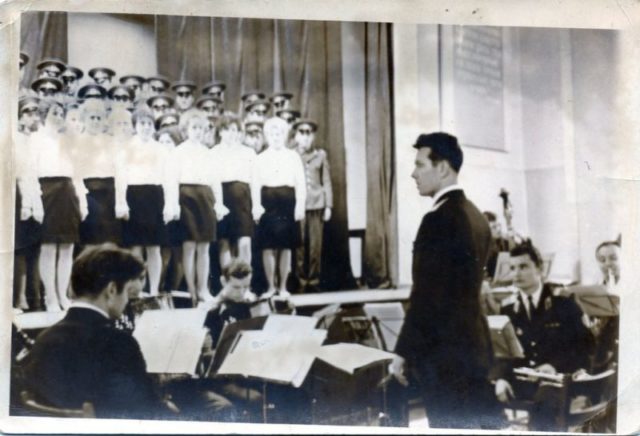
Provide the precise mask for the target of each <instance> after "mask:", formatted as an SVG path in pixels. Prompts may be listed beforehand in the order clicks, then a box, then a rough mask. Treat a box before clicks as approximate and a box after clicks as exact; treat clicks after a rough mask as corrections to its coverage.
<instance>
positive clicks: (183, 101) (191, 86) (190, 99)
mask: <svg viewBox="0 0 640 436" xmlns="http://www.w3.org/2000/svg"><path fill="white" fill-rule="evenodd" d="M196 88H197V86H196V84H195V82H192V81H191V80H179V81H177V82H174V83H173V85H171V90H172V91H173V92H175V94H176V109H177V110H178V112H180V113H183V112H185V111H187V110H189V109H191V108H192V107H193V103H194V101H195V97H194V95H193V93H194V92H195V90H196Z"/></svg>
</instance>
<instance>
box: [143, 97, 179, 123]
mask: <svg viewBox="0 0 640 436" xmlns="http://www.w3.org/2000/svg"><path fill="white" fill-rule="evenodd" d="M147 106H149V108H151V111H152V112H153V119H154V120H157V119H158V118H160V117H161V116H162V115H164V114H165V113H167V112H168V111H169V109H170V108H171V107H173V98H171V96H169V95H166V94H159V95H154V96H152V97H149V98H148V99H147Z"/></svg>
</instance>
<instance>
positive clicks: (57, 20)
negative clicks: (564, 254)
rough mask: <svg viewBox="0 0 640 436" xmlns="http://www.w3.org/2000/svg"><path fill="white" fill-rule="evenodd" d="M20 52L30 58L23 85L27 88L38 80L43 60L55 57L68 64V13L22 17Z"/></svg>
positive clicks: (25, 14)
mask: <svg viewBox="0 0 640 436" xmlns="http://www.w3.org/2000/svg"><path fill="white" fill-rule="evenodd" d="M20 51H23V52H25V53H26V54H27V55H29V58H30V61H29V63H28V64H27V66H26V67H25V68H26V70H25V73H24V78H23V81H22V84H21V85H23V86H26V87H29V85H30V84H31V82H32V81H33V80H34V79H35V78H36V74H37V69H36V65H37V64H38V62H40V60H41V59H44V58H48V57H55V58H59V59H61V60H62V61H63V62H67V57H68V33H67V13H66V12H24V13H23V14H22V15H21V17H20ZM17 62H18V61H17V59H16V63H17Z"/></svg>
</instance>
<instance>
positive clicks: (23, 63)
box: [18, 52, 29, 82]
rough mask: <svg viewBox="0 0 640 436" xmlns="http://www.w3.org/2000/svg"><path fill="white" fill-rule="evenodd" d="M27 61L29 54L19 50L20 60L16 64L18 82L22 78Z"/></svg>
mask: <svg viewBox="0 0 640 436" xmlns="http://www.w3.org/2000/svg"><path fill="white" fill-rule="evenodd" d="M28 63H29V55H28V54H26V53H23V52H20V61H19V63H18V66H19V67H20V82H22V79H23V78H24V67H25V66H26V65H27V64H28Z"/></svg>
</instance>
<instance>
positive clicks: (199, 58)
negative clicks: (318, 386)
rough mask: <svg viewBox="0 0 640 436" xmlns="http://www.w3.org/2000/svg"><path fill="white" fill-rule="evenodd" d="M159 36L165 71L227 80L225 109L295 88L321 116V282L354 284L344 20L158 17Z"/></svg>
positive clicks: (299, 101) (298, 101) (297, 97)
mask: <svg viewBox="0 0 640 436" xmlns="http://www.w3.org/2000/svg"><path fill="white" fill-rule="evenodd" d="M156 38H157V46H158V51H157V59H158V72H159V73H160V74H164V75H166V76H168V77H169V78H170V79H172V80H174V79H190V80H195V81H196V82H198V83H200V84H204V83H206V82H208V81H210V80H212V79H216V80H222V81H223V82H225V83H226V84H227V90H226V92H225V101H226V107H227V108H228V109H230V110H234V111H237V110H238V109H239V101H240V95H242V93H244V92H246V91H250V90H254V89H260V90H262V91H263V92H265V93H266V94H271V93H272V92H274V91H281V90H287V91H290V92H292V93H293V94H294V100H293V102H292V106H293V107H294V108H297V109H299V110H300V111H301V112H302V114H303V116H304V117H310V118H312V119H314V120H316V121H317V122H318V124H319V126H320V128H319V131H318V133H317V134H316V143H317V145H318V146H320V147H322V148H324V149H325V150H326V151H327V154H328V157H329V160H330V162H331V169H332V174H331V178H332V182H333V190H334V209H333V217H332V219H331V221H330V222H329V223H327V224H326V226H325V255H324V256H323V271H322V284H323V287H325V288H326V289H328V290H336V289H348V288H352V287H353V286H354V285H355V282H354V279H353V274H352V272H351V265H350V261H349V242H348V241H349V239H348V222H347V204H346V164H345V150H344V138H343V136H344V126H343V113H342V65H341V62H342V57H341V30H340V23H338V22H319V21H293V20H259V19H246V18H202V17H175V16H158V17H157V18H156Z"/></svg>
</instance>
